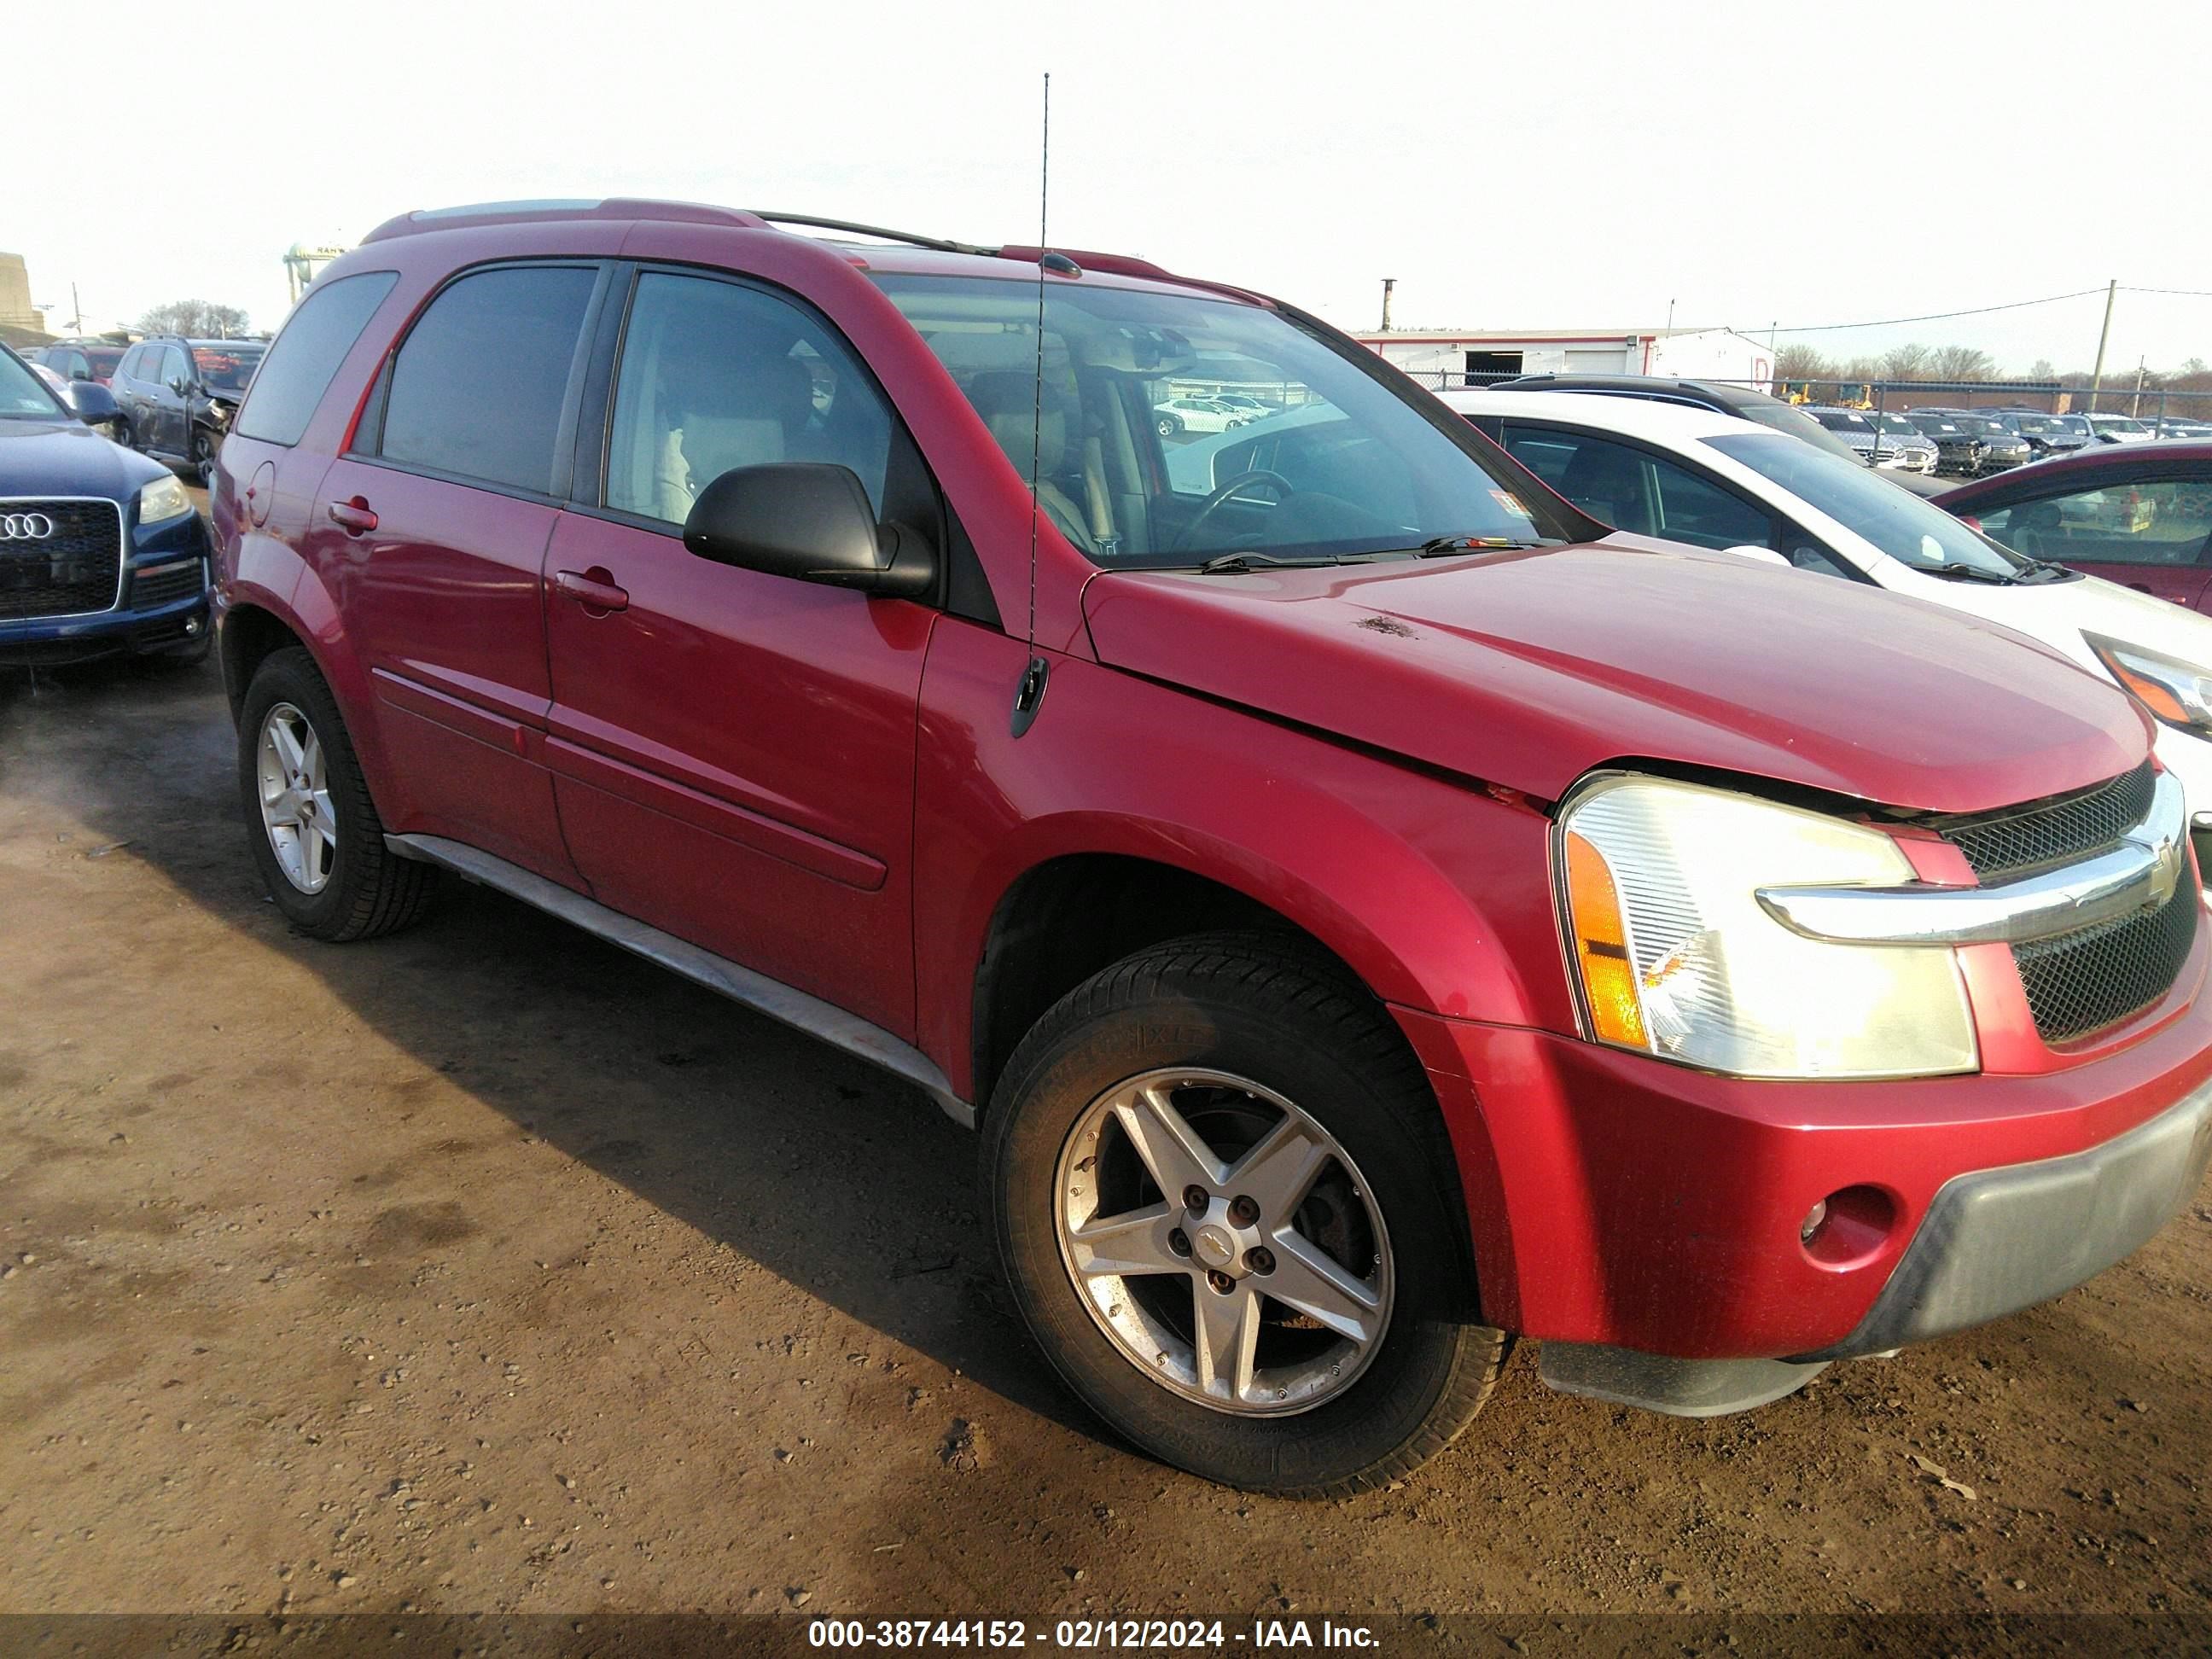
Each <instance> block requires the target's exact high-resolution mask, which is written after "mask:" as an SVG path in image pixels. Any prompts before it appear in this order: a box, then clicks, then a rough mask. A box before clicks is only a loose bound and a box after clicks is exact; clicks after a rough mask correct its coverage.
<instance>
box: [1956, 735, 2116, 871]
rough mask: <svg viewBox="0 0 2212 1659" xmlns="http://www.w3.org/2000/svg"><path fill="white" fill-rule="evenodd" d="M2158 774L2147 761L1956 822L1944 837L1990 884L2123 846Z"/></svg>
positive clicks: (2070, 862)
mask: <svg viewBox="0 0 2212 1659" xmlns="http://www.w3.org/2000/svg"><path fill="white" fill-rule="evenodd" d="M2154 781H2155V780H2154V775H2153V773H2152V771H2151V767H2150V763H2149V762H2148V761H2145V762H2144V763H2142V765H2141V766H2138V767H2137V768H2136V769H2135V770H2134V771H2132V772H2124V773H2122V774H2121V775H2119V776H2118V777H2117V778H2114V779H2113V780H2112V781H2111V782H2109V783H2100V784H2098V785H2096V786H2095V787H2093V788H2088V789H2084V790H2081V791H2080V792H2079V793H2075V794H2072V795H2067V796H2063V797H2061V798H2060V799H2057V800H2055V801H2045V802H2042V803H2039V804H2038V805H2033V806H2027V807H2020V808H2016V809H2013V810H2010V811H2005V812H2001V813H1999V812H1992V813H1988V814H1985V815H1984V816H1981V817H1976V818H1972V819H1969V820H1966V821H1964V822H1961V823H1954V824H1953V825H1951V826H1950V827H1949V828H1948V829H1945V830H1944V831H1943V838H1944V839H1945V840H1946V841H1948V842H1952V843H1954V845H1955V846H1956V847H1957V848H1959V850H1960V852H1962V853H1964V854H1966V862H1967V863H1968V864H1969V865H1971V866H1972V867H1973V872H1974V873H1975V874H1976V875H1977V876H1978V877H1980V878H1982V880H1983V882H1984V884H1987V883H1989V882H1992V881H2002V880H2005V879H2008V878H2011V877H2013V876H2016V875H2019V874H2020V873H2021V872H2023V871H2027V870H2039V869H2042V868H2045V867H2046V866H2050V865H2054V864H2072V863H2074V862H2075V861H2076V860H2081V859H2085V858H2089V857H2091V856H2093V854H2098V853H2101V852H2104V851H2106V849H2107V848H2113V847H2117V846H2118V845H2119V843H2120V838H2121V837H2122V836H2124V835H2126V834H2127V832H2128V831H2129V830H2130V829H2134V828H2135V827H2136V825H2137V824H2139V823H2142V821H2143V818H2144V817H2145V816H2146V815H2147V814H2148V812H2149V811H2150V798H2151V790H2152V788H2153V787H2154Z"/></svg>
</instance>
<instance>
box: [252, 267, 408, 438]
mask: <svg viewBox="0 0 2212 1659" xmlns="http://www.w3.org/2000/svg"><path fill="white" fill-rule="evenodd" d="M398 280H399V277H398V273H397V272H395V271H389V270H366V271H363V272H362V273H361V274H360V275H359V276H342V277H340V278H339V279H338V280H337V282H335V283H316V284H315V285H314V287H313V288H311V289H308V290H307V298H305V299H304V300H302V301H300V308H299V309H298V310H297V311H295V312H294V313H292V316H291V319H290V320H289V321H288V322H287V323H286V324H285V325H284V328H283V332H281V333H280V334H278V335H277V337H276V343H275V344H274V345H272V346H270V348H269V355H268V361H267V362H264V364H263V365H262V366H261V371H260V373H259V374H258V375H257V376H256V377H255V378H254V381H253V393H252V396H251V397H249V398H246V406H245V407H244V408H243V409H241V410H239V411H238V422H237V424H236V427H235V428H234V429H235V430H237V431H239V432H240V433H243V434H244V435H246V437H249V438H260V439H264V440H265V441H268V442H270V443H275V444H296V443H297V442H299V441H300V438H301V434H303V433H305V432H306V431H307V422H309V421H310V420H312V419H313V418H314V413H315V406H316V405H317V404H319V403H321V402H322V400H323V393H324V392H326V391H328V390H329V389H330V384H331V380H332V379H333V378H334V377H336V375H337V372H338V365H339V364H340V363H342V362H344V361H345V355H346V353H348V352H349V351H351V350H352V349H353V346H354V342H355V341H356V340H358V339H359V338H361V332H362V330H363V329H364V328H366V327H368V319H370V317H372V316H374V314H375V312H376V308H377V307H379V306H380V305H381V304H383V303H384V296H385V295H387V294H389V293H391V292H392V284H394V283H397V282H398Z"/></svg>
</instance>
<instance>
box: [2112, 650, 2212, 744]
mask: <svg viewBox="0 0 2212 1659" xmlns="http://www.w3.org/2000/svg"><path fill="white" fill-rule="evenodd" d="M2081 637H2082V638H2083V639H2084V640H2086V641H2088V645H2089V648H2090V649H2091V650H2092V651H2093V652H2095V653H2097V660H2098V661H2100V662H2101V663H2103V664H2104V665H2105V666H2106V667H2107V668H2109V669H2111V670H2112V678H2114V679H2116V680H2118V682H2119V683H2120V684H2122V685H2123V686H2124V687H2126V688H2127V689H2128V690H2130V691H2131V692H2133V693H2134V694H2135V696H2136V701H2137V702H2141V703H2142V706H2143V707H2144V708H2148V709H2149V710H2150V712H2151V713H2152V714H2154V715H2156V716H2157V717H2158V718H2159V719H2160V720H2163V721H2165V722H2166V725H2168V726H2179V727H2180V728H2181V730H2183V731H2185V732H2195V733H2196V734H2197V736H2198V737H2200V738H2212V677H2208V676H2207V674H2206V672H2205V671H2204V670H2203V669H2201V668H2198V667H2196V666H2195V665H2191V664H2190V663H2185V662H2183V661H2182V660H2181V659H2179V658H2178V657H2166V656H2161V655H2160V654H2159V653H2157V652H2155V651H2146V650H2144V649H2143V647H2141V646H2139V645H2129V644H2127V643H2125V642H2124V641H2119V640H2108V639H2106V638H2105V637H2104V636H2103V635H2100V634H2084V635H2082V636H2081Z"/></svg>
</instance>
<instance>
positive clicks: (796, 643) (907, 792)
mask: <svg viewBox="0 0 2212 1659" xmlns="http://www.w3.org/2000/svg"><path fill="white" fill-rule="evenodd" d="M602 333H603V341H602V344H601V347H600V349H599V353H598V355H597V357H596V358H595V366H594V369H593V374H592V386H593V390H592V393H591V394H590V395H589V397H588V398H587V405H588V407H589V409H590V410H592V411H593V412H594V413H595V414H596V413H597V412H599V411H605V426H604V433H603V435H602V434H601V433H599V432H598V431H595V430H594V429H593V427H592V424H591V423H590V422H589V420H588V418H587V421H586V425H585V428H584V430H583V433H582V435H581V437H580V443H579V453H578V459H577V463H576V465H577V477H578V487H577V491H576V493H577V495H578V497H579V499H578V500H577V501H576V502H575V503H574V506H573V507H572V509H571V510H570V511H569V512H568V513H564V514H563V515H562V519H561V520H560V522H559V524H558V526H556V529H555V532H554V536H553V542H552V545H551V547H550V549H549V550H548V552H547V556H546V573H547V580H548V584H549V588H550V591H549V592H548V595H547V599H546V604H547V612H546V637H547V641H548V644H549V647H550V652H551V656H552V673H553V691H554V696H555V702H554V706H553V709H552V713H551V717H550V723H549V725H550V738H549V741H548V744H547V752H548V757H549V760H550V765H551V767H552V770H553V775H554V788H555V793H556V798H557V799H558V800H559V802H560V808H561V823H562V829H563V831H564V832H565V834H566V836H567V839H568V847H569V848H570V849H571V850H572V852H573V853H574V856H575V860H576V863H577V866H578V867H579V869H580V871H581V872H582V873H583V875H584V876H585V877H586V878H587V879H588V880H589V881H590V883H591V885H592V892H593V894H594V896H597V897H598V898H599V900H600V901H601V902H603V903H605V904H608V905H611V906H612V907H613V908H616V909H617V910H620V911H623V913H625V914H626V915H633V916H635V917H638V918H639V919H640V920H641V921H646V922H648V923H650V924H652V925H653V927H659V928H660V929H662V930H664V931H665V932H667V933H673V934H675V935H676V936H677V937H678V938H680V939H686V940H689V941H690V942H691V943H693V944H695V945H701V946H703V947H704V948H705V949H707V950H709V951H714V953H715V954H716V955H718V956H722V957H728V958H730V959H732V960H733V961H736V962H739V963H744V965H746V966H747V967H750V968H752V969H756V970H757V971H759V972H762V973H764V974H767V975H770V976H772V977H774V978H775V979H777V980H780V981H782V982H784V983H785V984H787V985H791V986H795V987H798V988H799V989H801V990H803V991H805V992H807V993H809V994H811V995H814V996H817V997H819V998H822V999H823V1000H825V1001H829V1002H831V1003H835V1004H836V1005H837V1006H840V1007H842V1008H845V1009H848V1010H849V1011H851V1012H854V1013H856V1014H859V1015H860V1017H861V1018H865V1019H867V1020H869V1021H871V1022H872V1023H873V1024H878V1025H880V1026H883V1027H884V1028H886V1029H888V1030H892V1031H894V1032H896V1033H897V1034H898V1035H900V1036H910V1035H911V1033H912V1031H913V1028H914V1002H915V993H914V961H913V916H912V897H911V890H910V882H909V869H910V856H909V854H910V844H911V842H912V838H913V824H914V768H915V722H916V718H917V702H918V699H919V696H920V690H921V668H922V658H923V653H924V652H925V651H926V649H927V646H928V642H929V637H930V631H931V628H932V625H933V623H934V622H935V620H936V617H937V612H936V611H935V610H934V609H933V608H932V607H930V606H927V605H921V604H917V603H915V601H912V600H908V599H875V598H870V597H868V596H866V595H865V594H862V593H859V592H853V591H850V590H848V589H844V588H838V587H828V586H819V585H817V584H815V583H811V582H803V581H797V580H791V579H789V578H787V577H781V576H773V575H767V574H763V573H761V572H758V571H753V570H743V569H738V568H733V567H732V566H729V565H724V564H717V563H714V562H710V561H708V560H706V559H702V558H700V557H698V556H696V555H695V554H692V553H690V552H689V551H687V550H685V548H684V543H683V538H682V531H683V524H684V518H685V516H686V515H687V514H688V513H689V512H690V507H691V504H692V502H693V501H695V500H696V498H697V495H698V493H699V492H700V491H701V490H702V489H705V488H706V486H707V485H708V483H712V482H713V481H714V479H715V478H716V477H720V476H721V475H722V474H723V473H724V472H726V471H731V470H732V469H734V468H738V467H744V466H750V465H763V464H767V463H771V462H778V461H811V462H833V463H836V464H838V465H844V466H847V467H849V468H850V469H852V471H854V473H855V474H856V475H857V476H858V477H860V481H861V483H862V485H863V487H864V488H865V489H866V491H867V493H868V497H869V500H870V501H871V503H872V505H873V506H874V507H875V508H876V511H877V513H878V516H879V517H881V518H887V519H895V520H899V521H900V522H901V523H902V524H907V525H911V526H915V527H917V528H920V529H922V530H923V531H924V532H926V533H929V534H931V535H933V537H936V538H938V544H939V547H940V548H942V547H943V546H944V544H945V543H944V540H943V539H942V531H941V526H942V522H943V520H942V507H941V506H940V505H939V501H938V497H937V494H936V490H935V487H934V485H933V483H931V482H930V480H929V477H928V476H927V472H926V471H924V470H923V467H922V463H921V456H920V454H919V453H918V452H917V451H916V450H915V447H914V445H913V442H912V441H911V440H910V439H909V438H908V436H907V435H906V432H905V429H904V428H903V427H902V425H901V423H900V422H899V421H898V419H897V417H896V415H895V413H894V412H893V410H892V409H891V407H890V404H889V402H888V400H887V399H886V398H885V397H884V394H883V392H881V390H880V389H879V388H878V386H876V384H875V381H874V380H873V379H872V376H870V375H869V374H868V373H867V372H866V369H865V368H863V367H862V366H861V364H860V361H859V359H858V357H857V356H856V355H855V354H854V352H853V351H852V350H851V349H850V348H848V346H847V345H846V344H845V343H844V342H843V341H842V339H841V338H840V337H838V336H837V335H836V332H835V331H834V330H832V329H831V328H830V326H829V325H828V324H827V323H826V322H824V321H823V319H821V318H820V317H819V316H817V314H816V313H813V312H811V311H810V310H808V309H806V308H805V307H802V306H800V305H799V304H798V303H797V302H795V301H793V300H792V299H790V298H788V297H787V296H786V295H782V294H781V293H778V292H775V291H774V290H771V289H767V288H764V287H761V286H757V285H755V284H752V283H746V282H744V281H741V280H737V279H733V278H726V277H722V276H708V275H703V274H700V273H697V272H688V271H681V270H655V269H651V268H647V269H644V270H639V271H638V272H636V273H635V278H634V287H633V288H632V289H631V292H630V294H629V297H628V300H627V303H626V306H624V307H619V308H618V307H614V306H610V307H609V310H608V314H607V316H606V318H605V321H604V323H603V325H602ZM617 339H619V343H620V356H619V358H618V359H617V351H616V348H617Z"/></svg>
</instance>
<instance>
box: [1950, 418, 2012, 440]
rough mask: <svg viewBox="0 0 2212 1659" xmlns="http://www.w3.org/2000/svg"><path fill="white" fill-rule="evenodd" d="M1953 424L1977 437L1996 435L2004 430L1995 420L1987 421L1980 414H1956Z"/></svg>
mask: <svg viewBox="0 0 2212 1659" xmlns="http://www.w3.org/2000/svg"><path fill="white" fill-rule="evenodd" d="M1951 424H1952V425H1953V426H1955V427H1957V428H1959V429H1960V431H1961V432H1966V433H1970V434H1972V435H1973V436H1975V437H1977V438H1989V437H1994V436H1996V435H1997V434H1998V433H1999V432H2000V431H2002V428H2000V427H1999V426H1998V425H1997V423H1996V422H1995V421H1985V420H1984V419H1983V418H1982V417H1981V416H1978V415H1960V416H1954V418H1953V420H1952V422H1951Z"/></svg>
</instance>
